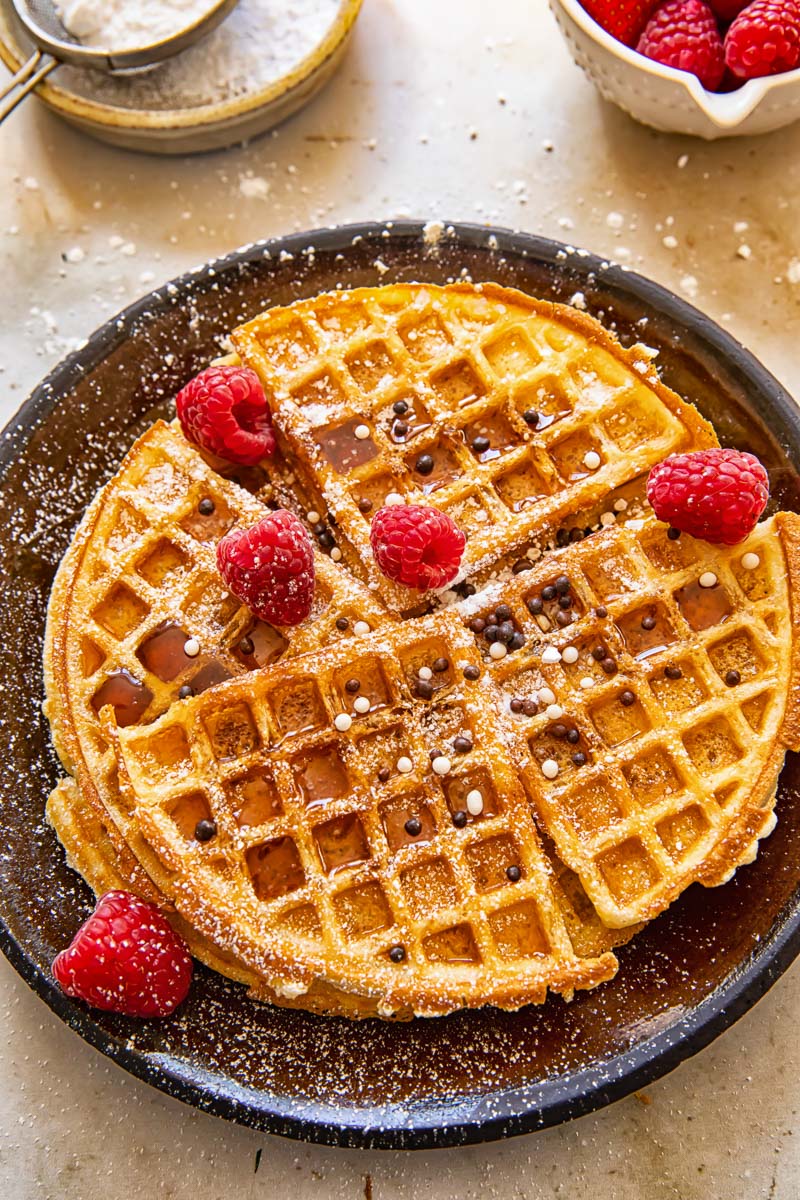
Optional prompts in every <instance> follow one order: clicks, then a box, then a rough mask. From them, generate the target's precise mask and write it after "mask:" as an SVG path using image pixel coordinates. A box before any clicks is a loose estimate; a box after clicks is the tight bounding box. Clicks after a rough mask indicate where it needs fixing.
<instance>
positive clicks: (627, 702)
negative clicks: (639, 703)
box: [619, 690, 636, 708]
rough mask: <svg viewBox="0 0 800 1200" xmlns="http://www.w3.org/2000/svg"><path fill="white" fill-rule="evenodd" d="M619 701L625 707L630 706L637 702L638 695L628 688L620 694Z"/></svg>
mask: <svg viewBox="0 0 800 1200" xmlns="http://www.w3.org/2000/svg"><path fill="white" fill-rule="evenodd" d="M619 702H620V704H622V705H623V706H624V707H625V708H630V706H631V705H632V704H635V703H636V697H635V696H634V694H633V692H631V691H628V690H626V691H624V692H622V694H621V695H620V698H619Z"/></svg>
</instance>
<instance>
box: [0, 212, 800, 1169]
mask: <svg viewBox="0 0 800 1200" xmlns="http://www.w3.org/2000/svg"><path fill="white" fill-rule="evenodd" d="M442 224H443V226H444V228H445V231H446V235H447V236H448V238H449V239H451V245H453V246H455V247H456V248H458V247H464V248H465V249H468V250H472V251H474V250H479V251H481V250H483V251H487V252H491V253H496V254H500V255H502V254H503V253H504V252H508V253H510V254H513V256H514V257H522V258H523V259H526V258H527V259H530V260H532V261H537V262H541V263H542V264H543V265H546V266H549V267H551V268H556V269H557V268H558V266H559V263H560V262H561V263H562V265H563V262H564V261H565V260H566V261H568V262H569V269H570V272H571V273H574V274H575V276H576V277H578V278H579V279H580V278H583V279H586V277H588V276H590V275H592V274H594V275H595V276H597V275H601V276H602V278H603V282H604V283H605V284H607V285H608V286H609V287H610V289H611V290H612V291H613V290H614V289H618V290H619V291H620V292H621V293H624V294H625V295H626V296H627V297H628V298H629V299H633V300H636V299H641V300H642V301H644V302H645V303H646V304H647V305H649V306H650V307H652V308H653V309H656V310H657V311H658V312H659V314H660V315H662V316H666V317H668V318H674V319H675V320H676V322H677V323H678V324H679V325H680V326H684V327H686V328H687V329H689V330H690V331H691V333H692V335H693V337H694V338H696V339H697V341H698V342H699V343H700V344H701V345H702V344H705V345H706V346H707V347H708V348H709V349H710V350H713V351H714V352H715V353H716V354H717V355H718V356H719V358H720V359H721V360H722V361H723V362H724V364H725V366H726V368H727V369H729V370H733V371H734V372H735V373H736V374H737V375H738V376H739V377H740V378H742V379H744V380H751V381H753V380H755V381H757V383H758V386H759V388H761V389H763V390H767V391H769V392H770V394H771V396H772V403H773V408H774V409H775V410H776V411H777V413H778V415H779V416H780V418H781V420H782V423H783V424H784V425H785V426H786V427H788V428H789V429H791V430H792V432H793V434H794V435H795V439H796V445H795V456H796V457H797V456H800V409H798V407H797V405H796V404H795V403H794V401H793V400H792V398H791V396H790V395H789V393H788V391H787V390H786V388H785V387H784V386H783V385H782V384H781V383H780V382H779V381H778V380H777V379H776V378H775V377H774V376H773V375H772V374H771V372H769V371H768V370H767V369H766V368H765V367H764V366H763V365H762V364H761V363H760V362H759V361H758V360H757V359H756V358H755V356H754V355H753V354H752V353H751V352H750V351H748V350H747V349H745V347H744V346H743V345H742V344H741V343H740V342H738V341H737V340H736V339H735V338H734V337H733V336H732V335H731V334H730V333H728V332H727V331H726V330H724V329H723V328H722V327H721V326H719V325H718V324H717V323H716V322H714V321H712V320H711V318H710V317H708V316H706V315H705V314H704V313H702V312H700V311H699V310H698V309H697V308H695V307H694V306H693V305H691V304H690V303H689V302H688V301H686V300H683V299H682V298H681V297H679V296H677V295H676V294H675V293H673V292H671V291H669V290H668V289H667V288H665V287H663V286H662V285H661V284H658V283H656V282H655V281H653V280H650V279H648V278H647V277H645V276H643V275H641V274H639V273H638V272H635V271H631V270H629V269H628V268H626V267H622V266H619V265H617V264H614V263H611V262H610V260H608V259H604V258H602V257H600V256H598V255H594V254H591V253H589V252H587V251H583V250H580V251H576V250H575V248H574V247H568V246H566V245H565V244H564V243H561V242H558V241H555V240H553V239H550V238H545V237H541V236H539V235H536V234H530V233H525V232H522V231H515V230H512V229H504V228H501V227H493V226H484V225H480V224H475V223H467V222H456V221H454V222H442ZM425 228H426V223H425V222H424V221H411V220H396V221H386V222H357V223H353V224H349V225H340V226H333V227H328V228H323V229H318V230H309V231H304V232H299V233H293V234H289V235H286V236H278V237H272V238H267V239H264V240H263V241H259V242H254V243H251V244H249V245H246V246H243V247H240V248H239V249H237V250H233V251H231V252H230V253H229V254H226V255H223V256H220V257H219V258H216V259H212V260H210V261H209V262H207V263H206V264H204V265H203V266H201V267H196V268H194V269H192V270H189V271H187V272H184V273H183V274H181V275H179V276H177V277H175V278H174V279H172V280H170V281H168V282H166V283H164V284H162V285H161V286H160V287H159V288H156V289H154V290H153V291H152V292H150V293H148V294H147V295H145V296H142V297H140V298H139V299H138V300H136V301H134V302H133V303H132V304H130V305H128V306H127V307H126V308H124V309H123V310H122V311H121V312H119V313H118V314H117V315H116V316H112V317H111V318H109V320H108V321H106V322H105V323H104V324H103V325H102V326H100V327H99V328H98V329H96V330H95V331H94V332H93V333H92V334H91V335H90V336H89V337H88V338H87V340H86V341H85V342H84V343H83V345H82V346H81V347H80V348H78V349H77V350H76V351H74V352H73V353H72V354H70V355H69V356H67V357H66V358H65V359H63V360H62V361H61V362H59V363H58V364H56V366H55V367H54V368H53V369H52V370H51V371H50V372H49V373H48V374H47V376H46V377H45V378H44V379H43V380H42V381H41V382H40V383H39V384H38V385H37V387H36V388H34V390H33V391H32V392H31V394H30V395H29V396H28V398H27V399H26V400H25V401H24V402H23V404H22V405H21V406H20V408H19V409H18V410H17V412H16V413H15V414H14V415H13V416H12V417H11V418H10V420H9V421H8V423H7V425H6V426H5V429H4V430H3V433H2V436H0V482H2V479H3V478H4V476H5V473H6V471H7V470H8V468H9V467H10V466H11V465H12V464H13V463H15V462H16V460H17V457H18V455H19V450H20V444H21V443H22V442H23V441H27V440H30V438H32V437H33V435H34V433H35V431H36V430H37V428H38V427H39V425H40V423H41V421H42V420H43V418H45V417H47V416H48V415H49V413H50V411H52V408H53V406H54V397H56V396H58V395H59V394H60V393H62V392H63V391H65V390H67V389H69V388H70V387H71V386H72V385H73V383H74V382H75V380H76V378H77V377H78V376H79V375H80V374H82V373H83V372H84V370H86V369H91V368H92V367H93V366H95V365H96V364H97V363H98V362H99V361H100V359H101V358H102V357H104V356H106V355H107V354H108V353H110V352H111V351H112V350H113V349H114V348H115V347H116V346H117V345H118V344H119V343H120V342H121V341H123V340H124V339H125V338H126V337H127V336H128V334H129V332H130V331H131V329H132V327H133V326H134V325H135V323H136V322H137V321H138V320H139V318H140V317H144V316H145V315H147V314H150V315H152V316H157V315H158V313H159V312H161V311H163V310H165V309H166V308H168V307H174V306H175V305H176V304H185V303H186V301H187V298H188V297H190V296H191V295H192V293H193V291H194V290H195V289H198V288H203V287H205V286H206V285H207V284H209V283H210V282H211V281H213V280H216V279H218V276H219V274H220V273H221V272H228V271H235V270H238V269H241V268H242V267H243V266H244V267H246V266H247V265H248V264H251V263H255V262H258V261H261V260H263V259H264V258H266V257H270V258H271V257H273V254H274V255H280V254H281V252H285V253H289V254H298V253H299V252H300V251H302V250H304V249H307V247H308V246H312V245H313V246H314V247H315V248H316V249H317V250H318V251H320V252H322V251H325V252H331V251H333V252H341V251H344V250H346V249H347V247H348V246H349V245H350V244H351V243H352V239H353V238H359V239H361V240H362V241H364V242H371V241H378V244H379V245H382V246H385V244H386V240H385V239H386V236H387V233H388V236H389V237H390V238H391V239H399V240H400V241H401V242H408V243H412V242H414V243H417V244H418V245H419V247H420V250H421V251H422V252H424V248H425V242H424V231H425ZM420 263H421V265H422V264H423V263H424V257H423V256H422V255H421V257H420ZM756 412H757V415H759V416H760V417H762V418H763V414H761V413H758V410H756ZM784 449H787V448H786V447H784ZM788 449H789V453H790V457H791V450H792V447H789V448H788ZM5 912H6V909H5V904H4V902H3V899H2V896H1V895H0V950H2V952H3V953H4V955H5V957H6V958H7V959H8V961H9V962H10V963H11V965H12V967H14V969H15V970H16V971H17V973H18V974H19V975H20V976H21V977H22V978H23V979H24V980H25V982H26V983H27V984H28V985H29V986H30V987H31V989H32V990H33V991H34V992H36V993H37V994H38V995H39V996H40V997H41V998H42V999H43V1000H44V1001H45V1003H46V1004H47V1005H48V1007H49V1008H50V1009H51V1010H52V1011H53V1012H54V1013H55V1014H56V1015H57V1016H58V1017H59V1018H60V1019H61V1020H62V1021H64V1023H65V1024H66V1025H68V1026H69V1027H70V1028H71V1029H73V1030H74V1031H75V1032H76V1033H78V1034H79V1035H80V1036H81V1037H82V1038H83V1040H84V1041H86V1042H88V1043H89V1044H90V1045H91V1046H93V1047H94V1048H95V1049H97V1050H99V1051H100V1052H101V1053H103V1054H104V1055H106V1056H107V1057H108V1058H110V1059H111V1060H112V1061H114V1062H116V1063H117V1064H118V1065H119V1066H121V1067H122V1068H123V1069H124V1070H126V1071H128V1072H129V1073H130V1074H132V1075H134V1076H136V1077H137V1078H139V1079H141V1080H143V1081H144V1082H146V1083H149V1084H150V1085H151V1086H153V1087H156V1088H157V1089H158V1090H160V1091H162V1092H164V1093H165V1094H167V1095H169V1096H172V1097H173V1098H175V1099H178V1100H181V1101H183V1102H184V1103H187V1104H189V1105H191V1106H193V1107H195V1108H197V1109H198V1110H200V1111H204V1112H209V1113H212V1114H214V1115H216V1116H220V1117H223V1118H225V1119H227V1120H230V1121H234V1122H236V1123H238V1124H242V1125H246V1126H249V1127H251V1128H253V1129H256V1130H260V1131H263V1132H268V1133H273V1134H277V1135H280V1136H285V1137H290V1138H296V1139H299V1140H303V1141H307V1142H312V1143H318V1144H324V1145H328V1146H340V1147H348V1148H363V1149H372V1150H375V1149H387V1150H397V1149H437V1148H446V1147H453V1146H460V1145H467V1144H475V1143H481V1142H490V1141H495V1140H498V1139H501V1138H505V1137H511V1136H517V1135H520V1134H524V1133H530V1132H534V1131H536V1130H539V1129H544V1128H548V1127H551V1126H554V1125H558V1124H561V1123H563V1122H565V1121H567V1120H570V1119H572V1118H575V1117H578V1116H583V1115H586V1114H588V1113H590V1112H593V1111H596V1110H597V1109H600V1108H603V1107H605V1106H606V1105H608V1104H611V1103H613V1102H614V1101H616V1100H619V1099H622V1098H623V1097H625V1096H627V1095H630V1094H631V1093H632V1092H634V1091H636V1090H638V1089H640V1088H641V1087H644V1086H646V1085H647V1084H649V1083H652V1082H654V1081H655V1080H656V1079H658V1078H660V1077H661V1076H663V1075H665V1074H667V1073H669V1072H670V1071H671V1070H673V1069H674V1068H675V1067H677V1066H678V1065H679V1064H680V1063H681V1062H683V1061H684V1060H685V1059H687V1058H690V1057H692V1056H693V1055H694V1054H696V1053H697V1052H698V1051H699V1050H701V1049H703V1048H704V1047H705V1046H707V1045H708V1044H709V1043H710V1042H711V1041H713V1040H714V1039H715V1038H716V1037H718V1036H719V1034H721V1033H722V1032H723V1031H724V1030H726V1029H728V1028H729V1027H730V1026H731V1025H733V1024H734V1022H735V1021H737V1020H738V1019H739V1017H741V1016H742V1015H743V1014H744V1013H745V1012H747V1011H748V1010H749V1009H750V1008H752V1007H753V1006H754V1005H755V1004H756V1003H757V1001H758V1000H759V999H760V998H761V997H762V996H763V995H764V993H765V992H766V991H767V990H768V989H769V988H770V987H771V986H772V985H773V984H774V983H775V981H776V980H777V979H778V978H779V977H780V976H781V975H782V974H783V973H784V972H785V971H786V969H787V968H788V967H789V965H790V964H791V963H792V962H793V961H794V959H795V958H796V957H797V956H798V954H800V888H798V889H797V891H796V892H795V893H794V895H793V896H792V897H791V898H790V899H789V900H788V901H787V903H786V905H784V908H783V909H782V910H781V912H780V913H779V914H778V916H777V917H776V918H775V921H774V923H773V926H772V928H771V930H770V932H769V935H768V936H766V937H764V938H762V940H761V941H760V942H759V944H758V945H757V947H756V948H755V949H754V950H753V951H751V953H750V954H749V955H748V956H747V958H746V959H745V960H744V961H743V962H742V963H740V964H738V965H737V966H736V967H735V968H734V969H733V970H732V971H731V973H730V975H729V976H728V977H727V978H726V979H725V980H724V981H723V982H722V983H721V984H720V985H719V986H718V987H717V988H715V989H714V991H712V992H711V993H710V994H709V995H708V996H706V997H705V998H704V999H703V1000H701V1001H700V1003H699V1004H698V1005H696V1006H695V1007H693V1008H692V1009H691V1010H690V1011H689V1012H688V1013H687V1014H686V1015H684V1016H682V1017H680V1018H678V1019H677V1020H676V1021H675V1022H673V1023H672V1024H671V1025H670V1026H669V1027H668V1028H666V1029H663V1030H660V1031H658V1032H655V1033H654V1034H653V1036H651V1037H648V1038H645V1039H643V1040H642V1041H641V1042H639V1043H637V1044H636V1045H635V1046H633V1047H630V1048H628V1049H627V1050H625V1051H623V1052H621V1053H620V1054H618V1055H616V1056H615V1057H614V1058H612V1059H608V1060H605V1061H603V1062H599V1063H594V1064H590V1065H589V1066H587V1067H585V1068H583V1069H582V1070H580V1071H576V1072H573V1073H572V1074H570V1075H568V1076H551V1077H549V1078H545V1079H544V1080H542V1081H540V1082H538V1083H536V1084H531V1085H527V1086H525V1087H518V1088H509V1089H506V1090H505V1091H502V1092H498V1093H491V1094H490V1096H491V1097H492V1098H494V1102H493V1103H492V1104H491V1105H490V1106H489V1107H491V1108H492V1109H493V1110H494V1113H495V1114H498V1115H491V1114H489V1113H487V1112H485V1111H484V1112H477V1113H475V1114H474V1115H471V1116H470V1115H469V1114H467V1115H464V1114H463V1113H462V1114H458V1113H456V1114H455V1116H454V1119H450V1117H449V1116H447V1115H445V1113H444V1108H445V1106H444V1105H442V1106H441V1110H442V1111H441V1112H440V1113H439V1114H438V1115H439V1116H441V1117H443V1118H444V1120H445V1123H444V1124H443V1123H442V1121H441V1120H436V1121H431V1120H430V1119H429V1118H427V1119H424V1120H419V1121H417V1120H415V1106H414V1105H406V1106H404V1107H403V1120H402V1124H401V1123H399V1122H398V1123H392V1122H389V1123H387V1121H386V1116H387V1114H386V1112H385V1111H384V1110H378V1109H373V1108H360V1109H357V1108H355V1107H354V1108H351V1109H345V1110H342V1109H335V1112H336V1113H338V1114H341V1115H342V1116H344V1115H352V1116H353V1117H354V1120H353V1121H352V1122H351V1121H349V1120H344V1121H343V1120H341V1119H339V1120H338V1121H337V1120H334V1119H333V1116H334V1105H331V1106H330V1108H331V1115H330V1116H329V1117H326V1116H324V1113H325V1112H326V1110H325V1108H324V1104H323V1103H322V1102H319V1101H314V1102H313V1103H312V1104H310V1105H309V1106H308V1107H309V1109H310V1110H311V1111H312V1112H316V1111H320V1112H322V1113H323V1116H322V1117H320V1116H311V1117H308V1116H303V1115H298V1114H297V1112H296V1111H292V1110H293V1109H294V1110H296V1109H297V1107H298V1106H297V1105H296V1104H295V1103H293V1102H292V1101H290V1100H289V1099H287V1098H285V1097H284V1098H282V1097H280V1096H278V1095H276V1094H275V1093H270V1092H265V1091H260V1090H257V1089H251V1090H250V1091H249V1092H248V1091H247V1089H245V1088H243V1087H242V1085H240V1084H235V1083H234V1082H233V1081H232V1080H231V1079H230V1077H229V1076H226V1075H224V1074H221V1073H220V1074H212V1073H210V1072H204V1073H203V1077H202V1078H198V1072H197V1071H196V1070H192V1068H191V1067H190V1065H189V1064H188V1063H186V1069H184V1070H183V1071H180V1070H177V1069H175V1067H169V1066H167V1065H166V1064H165V1063H164V1062H161V1061H159V1056H158V1055H153V1054H146V1053H142V1052H141V1051H140V1050H137V1049H136V1048H135V1047H133V1048H131V1047H130V1046H129V1045H128V1044H127V1039H126V1038H124V1037H115V1036H114V1035H113V1034H111V1033H109V1031H108V1030H106V1029H105V1028H103V1027H102V1026H101V1025H100V1024H99V1023H98V1021H96V1020H94V1018H93V1014H92V1010H91V1009H89V1008H87V1007H86V1006H84V1005H82V1004H81V1003H79V1002H77V1001H74V1000H72V999H70V998H69V997H67V996H65V995H64V994H63V993H62V992H61V991H60V990H59V989H58V988H57V986H56V984H55V982H54V981H53V979H52V978H51V977H50V976H49V975H48V974H47V973H46V972H45V971H43V970H42V969H41V968H40V967H39V966H38V964H37V963H36V962H35V961H34V959H33V957H32V956H31V954H30V953H28V951H27V949H26V947H25V946H24V945H23V944H22V943H21V942H18V941H17V939H16V938H15V937H14V935H13V934H12V933H11V930H10V927H9V925H8V923H7V922H6V919H5ZM312 1019H321V1018H312ZM445 1019H446V1018H445ZM172 1061H173V1062H174V1057H173V1060H172ZM212 1084H213V1086H212ZM226 1085H227V1089H226ZM237 1093H238V1094H237ZM243 1093H244V1094H245V1095H244V1098H243ZM255 1097H259V1098H260V1101H261V1102H260V1103H256V1100H255ZM484 1099H485V1097H484ZM458 1103H459V1101H458V1098H456V1099H455V1100H453V1101H451V1102H449V1106H448V1112H449V1110H450V1109H452V1108H453V1107H454V1106H456V1105H457V1104H458ZM461 1103H462V1104H463V1103H464V1101H463V1100H462V1101H461ZM420 1107H421V1106H420ZM480 1107H481V1105H480V1098H475V1097H470V1101H469V1108H470V1110H474V1109H478V1108H480Z"/></svg>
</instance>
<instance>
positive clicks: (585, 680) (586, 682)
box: [581, 675, 594, 688]
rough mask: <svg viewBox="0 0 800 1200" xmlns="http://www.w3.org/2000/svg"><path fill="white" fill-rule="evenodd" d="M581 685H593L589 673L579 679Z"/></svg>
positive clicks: (588, 686)
mask: <svg viewBox="0 0 800 1200" xmlns="http://www.w3.org/2000/svg"><path fill="white" fill-rule="evenodd" d="M581 687H582V688H590V687H594V680H593V679H592V677H591V675H584V677H583V679H582V680H581Z"/></svg>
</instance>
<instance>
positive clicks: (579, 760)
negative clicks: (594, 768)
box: [572, 750, 586, 767]
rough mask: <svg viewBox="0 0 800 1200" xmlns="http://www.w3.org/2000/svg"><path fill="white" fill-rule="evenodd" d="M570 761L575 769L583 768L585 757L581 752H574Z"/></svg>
mask: <svg viewBox="0 0 800 1200" xmlns="http://www.w3.org/2000/svg"><path fill="white" fill-rule="evenodd" d="M572 761H573V762H574V764H575V766H576V767H585V766H586V755H585V754H584V753H583V751H582V750H578V751H576V753H575V754H573V756H572Z"/></svg>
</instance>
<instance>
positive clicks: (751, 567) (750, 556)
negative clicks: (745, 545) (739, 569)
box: [742, 550, 761, 571]
mask: <svg viewBox="0 0 800 1200" xmlns="http://www.w3.org/2000/svg"><path fill="white" fill-rule="evenodd" d="M760 564H761V559H760V558H759V557H758V555H757V554H754V553H753V551H752V550H748V552H747V554H743V555H742V566H743V567H744V569H745V571H755V569H756V567H758V566H760Z"/></svg>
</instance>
